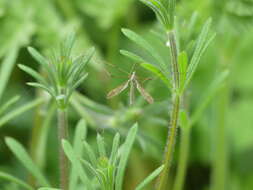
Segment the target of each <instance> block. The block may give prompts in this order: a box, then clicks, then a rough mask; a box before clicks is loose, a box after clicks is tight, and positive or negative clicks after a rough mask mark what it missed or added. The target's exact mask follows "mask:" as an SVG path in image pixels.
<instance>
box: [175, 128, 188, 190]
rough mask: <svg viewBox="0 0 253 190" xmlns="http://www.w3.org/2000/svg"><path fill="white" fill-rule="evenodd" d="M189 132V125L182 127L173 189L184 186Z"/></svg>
mask: <svg viewBox="0 0 253 190" xmlns="http://www.w3.org/2000/svg"><path fill="white" fill-rule="evenodd" d="M190 134H191V127H190V126H184V128H183V127H182V136H181V141H180V151H179V160H178V168H177V174H176V178H175V184H174V186H173V190H182V189H183V187H184V181H185V174H186V167H187V162H188V154H189V147H190Z"/></svg>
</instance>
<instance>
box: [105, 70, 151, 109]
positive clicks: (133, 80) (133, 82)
mask: <svg viewBox="0 0 253 190" xmlns="http://www.w3.org/2000/svg"><path fill="white" fill-rule="evenodd" d="M128 86H130V91H129V104H130V105H132V104H133V103H134V97H135V96H134V92H135V88H136V89H137V90H138V91H139V93H140V94H141V95H142V96H143V97H144V99H145V100H146V101H147V102H148V103H150V104H152V103H153V102H154V100H153V98H152V96H151V95H150V94H149V93H148V92H147V91H146V90H145V89H144V88H143V87H142V86H141V84H140V82H139V81H138V79H137V75H136V72H135V71H133V72H132V73H131V74H130V76H129V79H128V80H127V81H126V82H124V83H123V84H121V85H119V86H118V87H116V88H114V89H113V90H111V91H110V92H109V93H108V94H107V98H108V99H110V98H112V97H114V96H117V95H119V94H120V93H121V92H123V91H124V90H125V89H127V88H128Z"/></svg>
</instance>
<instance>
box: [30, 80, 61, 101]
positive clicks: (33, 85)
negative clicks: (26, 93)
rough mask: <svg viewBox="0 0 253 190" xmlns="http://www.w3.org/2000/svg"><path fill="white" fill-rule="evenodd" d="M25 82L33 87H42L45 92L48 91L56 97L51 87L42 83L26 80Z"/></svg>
mask: <svg viewBox="0 0 253 190" xmlns="http://www.w3.org/2000/svg"><path fill="white" fill-rule="evenodd" d="M26 84H27V85H29V86H32V87H35V88H40V89H43V90H45V91H46V92H48V93H49V94H50V95H51V96H52V97H56V94H55V92H54V91H53V89H50V88H48V87H46V86H45V85H43V84H40V83H37V82H28V83H26Z"/></svg>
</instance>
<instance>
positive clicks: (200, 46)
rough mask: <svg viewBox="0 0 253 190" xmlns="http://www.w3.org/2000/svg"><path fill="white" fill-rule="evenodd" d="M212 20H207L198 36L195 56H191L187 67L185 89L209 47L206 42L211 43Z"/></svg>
mask: <svg viewBox="0 0 253 190" xmlns="http://www.w3.org/2000/svg"><path fill="white" fill-rule="evenodd" d="M211 22H212V20H211V19H208V20H207V21H206V23H205V24H204V26H203V29H202V31H201V33H200V35H199V37H198V40H197V43H196V47H195V50H194V53H193V56H192V58H191V61H190V64H189V66H188V69H187V78H186V82H185V84H184V88H183V89H185V87H186V86H187V85H188V83H189V82H190V81H191V79H192V76H193V74H194V73H195V71H196V68H197V66H198V64H199V61H200V58H201V56H202V54H203V53H204V50H205V49H206V48H207V46H206V44H208V42H209V43H210V40H208V34H209V31H210V27H211Z"/></svg>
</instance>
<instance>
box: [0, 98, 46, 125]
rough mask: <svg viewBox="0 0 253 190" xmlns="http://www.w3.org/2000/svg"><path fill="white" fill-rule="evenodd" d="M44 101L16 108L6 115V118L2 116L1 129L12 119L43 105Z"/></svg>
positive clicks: (35, 101) (39, 100) (34, 101)
mask: <svg viewBox="0 0 253 190" xmlns="http://www.w3.org/2000/svg"><path fill="white" fill-rule="evenodd" d="M43 101H44V100H43V99H35V100H33V101H31V102H29V103H26V104H25V105H22V106H20V107H18V108H16V109H15V110H13V111H11V112H9V113H7V114H5V115H4V116H2V117H1V118H0V127H2V126H3V125H4V124H5V123H7V122H8V121H10V120H11V119H13V118H15V117H17V116H19V115H20V114H22V113H24V112H26V111H28V110H30V109H32V108H34V107H36V106H38V105H40V104H42V103H43Z"/></svg>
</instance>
